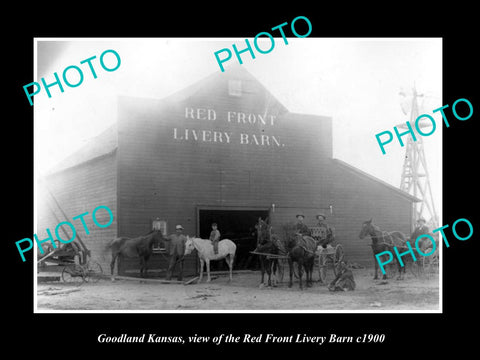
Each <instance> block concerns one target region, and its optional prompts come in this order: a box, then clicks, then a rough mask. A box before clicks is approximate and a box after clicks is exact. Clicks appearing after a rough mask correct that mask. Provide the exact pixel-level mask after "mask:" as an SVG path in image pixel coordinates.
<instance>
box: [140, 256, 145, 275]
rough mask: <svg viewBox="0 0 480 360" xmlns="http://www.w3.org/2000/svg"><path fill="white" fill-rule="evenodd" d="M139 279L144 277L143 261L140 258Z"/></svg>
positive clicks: (141, 257)
mask: <svg viewBox="0 0 480 360" xmlns="http://www.w3.org/2000/svg"><path fill="white" fill-rule="evenodd" d="M140 277H142V278H143V277H145V259H144V258H143V256H140Z"/></svg>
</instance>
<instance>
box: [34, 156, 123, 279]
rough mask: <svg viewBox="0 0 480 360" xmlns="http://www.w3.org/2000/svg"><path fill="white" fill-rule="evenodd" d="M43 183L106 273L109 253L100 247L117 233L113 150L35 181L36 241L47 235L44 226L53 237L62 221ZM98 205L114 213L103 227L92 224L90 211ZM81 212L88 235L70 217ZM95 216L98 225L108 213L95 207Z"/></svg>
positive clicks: (103, 221)
mask: <svg viewBox="0 0 480 360" xmlns="http://www.w3.org/2000/svg"><path fill="white" fill-rule="evenodd" d="M45 185H46V186H47V187H48V189H49V190H50V192H51V193H52V194H53V196H54V197H55V199H56V200H57V202H58V204H59V205H60V208H61V209H62V210H63V212H64V213H65V214H66V215H67V217H68V220H67V221H70V222H71V223H72V224H73V225H74V226H75V229H76V231H77V235H78V236H79V237H80V238H81V240H82V241H83V242H84V243H85V245H86V246H87V248H88V249H89V250H90V251H91V256H92V259H94V260H96V261H98V262H99V263H100V265H101V266H102V269H103V270H104V272H105V273H109V272H110V268H109V262H110V255H109V254H105V253H104V252H103V250H104V248H105V245H106V244H107V242H108V241H110V240H111V239H113V238H114V237H115V236H116V234H117V212H116V209H117V203H116V195H117V194H116V188H117V186H116V155H115V153H112V154H109V155H106V156H102V157H100V158H97V159H93V160H90V161H88V162H85V163H83V164H81V165H79V166H75V167H72V168H69V169H66V170H63V171H61V172H58V173H54V174H52V175H50V176H48V177H47V178H46V179H45V182H44V183H43V184H42V183H41V184H39V187H38V209H37V214H38V216H37V224H38V226H37V232H36V234H37V235H38V237H39V239H40V240H41V239H45V238H47V233H46V228H49V229H50V230H51V232H52V234H53V236H54V238H56V237H55V234H54V231H55V227H56V226H57V224H58V223H59V222H61V221H66V219H65V217H64V215H63V214H62V212H61V210H60V209H59V207H58V206H57V204H56V203H55V201H54V200H53V198H52V197H51V195H50V193H49V191H48V190H47V188H46V187H45ZM100 205H104V206H108V207H109V208H110V210H111V211H112V213H113V216H114V220H113V223H112V224H111V225H110V226H108V227H107V228H103V229H102V228H99V227H98V226H96V225H95V223H94V222H93V220H92V212H93V210H94V209H95V208H96V207H97V206H100ZM85 212H88V215H86V216H85V217H84V220H85V223H86V226H87V228H88V230H89V232H90V234H89V235H87V234H86V232H85V229H84V227H83V225H82V223H81V220H80V219H77V220H72V218H73V217H75V216H78V215H80V214H82V213H85ZM96 218H97V221H98V222H99V223H100V224H106V223H108V221H109V215H108V213H107V212H106V211H104V210H99V211H98V212H97V213H96ZM64 228H65V230H67V232H68V233H69V235H71V234H72V233H71V230H70V228H69V227H68V226H64ZM59 235H60V237H62V238H65V239H66V235H64V233H63V232H61V231H59Z"/></svg>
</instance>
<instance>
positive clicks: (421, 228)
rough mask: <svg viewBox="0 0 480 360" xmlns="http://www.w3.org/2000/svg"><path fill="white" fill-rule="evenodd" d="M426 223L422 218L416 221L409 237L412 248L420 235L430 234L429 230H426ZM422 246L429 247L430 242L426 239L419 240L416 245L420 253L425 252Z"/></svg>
mask: <svg viewBox="0 0 480 360" xmlns="http://www.w3.org/2000/svg"><path fill="white" fill-rule="evenodd" d="M426 223H427V222H426V221H425V219H424V218H423V217H421V218H419V219H418V220H417V226H416V227H415V230H414V231H413V233H412V236H411V237H410V245H412V246H413V247H414V246H415V241H416V240H417V238H418V237H419V236H420V235H425V234H430V229H429V228H428V226H427V225H426ZM424 244H429V245H431V242H430V240H428V239H426V238H423V239H420V241H419V243H418V247H419V248H420V249H421V250H422V251H423V250H425V249H424V246H423V245H424ZM426 246H428V245H426Z"/></svg>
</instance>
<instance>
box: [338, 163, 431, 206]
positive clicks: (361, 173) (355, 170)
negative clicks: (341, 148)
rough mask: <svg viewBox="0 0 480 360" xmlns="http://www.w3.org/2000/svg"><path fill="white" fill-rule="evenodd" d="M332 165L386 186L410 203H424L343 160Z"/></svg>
mask: <svg viewBox="0 0 480 360" xmlns="http://www.w3.org/2000/svg"><path fill="white" fill-rule="evenodd" d="M332 163H333V164H334V165H336V166H339V167H341V168H343V169H345V170H347V171H349V172H350V173H352V174H354V175H356V176H359V177H362V178H364V179H367V180H370V181H372V180H373V181H375V182H377V183H379V184H381V185H383V186H385V187H386V188H388V189H389V190H392V191H393V192H395V193H397V194H398V195H400V196H403V197H405V198H407V199H408V200H410V201H413V202H419V201H422V200H421V199H419V198H417V197H415V196H413V195H410V194H409V193H407V192H405V191H403V190H400V189H399V188H397V187H395V186H393V185H390V184H389V183H387V182H385V181H383V180H381V179H379V178H377V177H375V176H373V175H370V174H368V173H366V172H364V171H362V170H360V169H358V168H356V167H354V166H352V165H350V164H348V163H346V162H344V161H342V160H339V159H332Z"/></svg>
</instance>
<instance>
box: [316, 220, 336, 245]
mask: <svg viewBox="0 0 480 360" xmlns="http://www.w3.org/2000/svg"><path fill="white" fill-rule="evenodd" d="M317 220H318V224H317V226H318V227H319V228H320V229H322V230H321V234H322V235H321V238H320V242H319V245H321V246H322V247H323V248H324V249H325V248H326V247H327V245H328V244H330V243H331V242H332V241H333V233H332V229H331V228H330V226H328V223H327V217H326V216H325V214H322V213H320V214H318V215H317Z"/></svg>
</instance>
